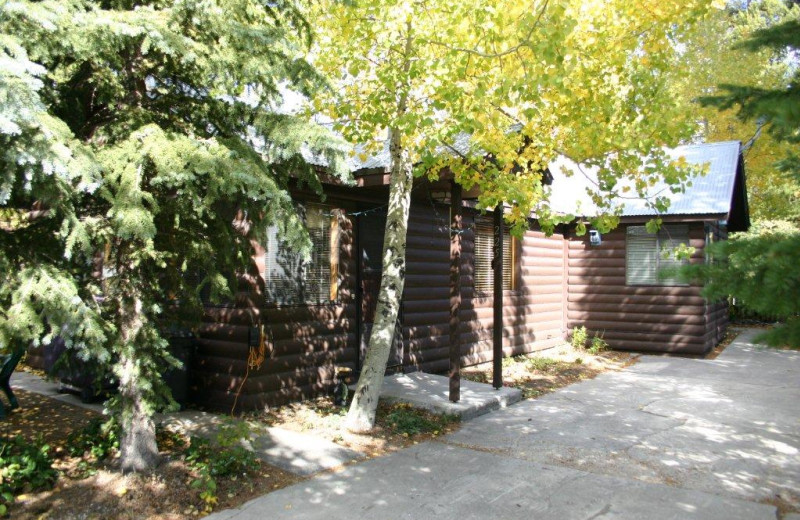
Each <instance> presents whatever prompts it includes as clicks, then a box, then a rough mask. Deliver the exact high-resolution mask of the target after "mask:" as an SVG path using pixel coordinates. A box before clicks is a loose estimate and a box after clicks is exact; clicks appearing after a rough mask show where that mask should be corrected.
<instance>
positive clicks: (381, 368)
mask: <svg viewBox="0 0 800 520" xmlns="http://www.w3.org/2000/svg"><path fill="white" fill-rule="evenodd" d="M390 153H391V156H392V174H391V185H390V187H389V208H388V214H387V216H386V232H385V234H384V237H383V275H382V277H381V288H380V292H379V294H378V305H377V309H376V311H375V323H374V325H373V327H372V332H371V333H370V336H369V343H368V346H367V355H366V358H365V360H364V364H363V366H362V369H361V375H360V377H359V378H358V383H357V384H356V390H355V392H354V394H353V402H352V404H351V405H350V410H349V411H348V412H347V418H346V419H345V426H346V428H347V429H348V430H350V431H353V432H364V431H369V430H371V429H372V428H373V427H374V426H375V412H376V410H377V408H378V398H379V397H380V393H381V387H382V386H383V376H384V373H385V372H386V363H387V361H388V360H389V353H390V352H391V348H392V342H393V341H394V332H395V323H397V315H398V313H399V311H400V301H401V298H402V297H403V286H404V285H405V281H406V234H407V231H408V212H409V208H410V206H411V186H412V181H413V175H412V165H411V161H410V159H409V157H408V153H407V152H406V151H405V150H404V149H403V147H402V144H401V138H400V135H399V133H398V132H396V131H392V132H391V135H390Z"/></svg>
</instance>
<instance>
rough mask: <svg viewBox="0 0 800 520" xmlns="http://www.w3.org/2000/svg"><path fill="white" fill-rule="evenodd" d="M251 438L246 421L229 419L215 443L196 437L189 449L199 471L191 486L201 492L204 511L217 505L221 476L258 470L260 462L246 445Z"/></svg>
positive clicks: (191, 461)
mask: <svg viewBox="0 0 800 520" xmlns="http://www.w3.org/2000/svg"><path fill="white" fill-rule="evenodd" d="M248 437H250V428H249V427H248V425H247V423H245V422H243V421H233V420H229V421H226V422H225V424H223V425H222V427H221V428H220V430H219V432H218V433H217V435H216V436H215V438H214V442H211V441H209V440H208V439H203V438H200V437H192V438H191V440H190V442H189V447H188V448H187V449H186V451H185V456H186V462H187V463H188V464H189V465H190V466H191V467H192V468H193V469H194V470H195V471H196V472H197V473H198V477H197V478H196V479H194V480H193V481H192V482H191V483H190V486H191V487H192V488H193V489H197V490H198V491H199V492H200V499H201V500H202V501H203V504H204V510H205V511H206V512H210V511H211V510H212V509H214V506H215V505H216V504H217V481H216V478H218V477H228V476H233V475H239V474H243V473H247V472H249V471H254V470H256V469H258V467H259V462H258V459H257V458H256V456H255V454H254V453H253V452H252V451H250V450H248V449H247V448H245V447H244V446H243V445H242V441H243V440H245V439H247V438H248Z"/></svg>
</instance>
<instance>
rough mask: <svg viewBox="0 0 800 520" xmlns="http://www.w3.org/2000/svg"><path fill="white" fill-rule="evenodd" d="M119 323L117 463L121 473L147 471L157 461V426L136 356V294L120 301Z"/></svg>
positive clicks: (139, 306)
mask: <svg viewBox="0 0 800 520" xmlns="http://www.w3.org/2000/svg"><path fill="white" fill-rule="evenodd" d="M122 310H123V316H122V323H121V327H120V339H121V340H122V346H121V347H122V348H121V349H120V358H119V362H118V363H117V366H118V371H117V375H118V377H119V394H120V401H121V406H122V413H121V423H122V424H121V427H122V438H121V439H120V466H121V469H122V471H123V473H128V472H131V471H134V472H141V471H148V470H150V469H152V468H154V467H156V466H157V465H158V462H159V457H158V446H157V445H156V426H155V422H154V421H153V413H152V409H151V408H152V407H151V406H149V405H148V403H147V402H146V400H145V390H144V388H145V385H146V383H147V381H146V379H145V377H144V375H143V374H142V371H143V366H142V365H143V363H142V359H141V357H140V356H137V347H141V346H140V345H137V340H138V337H139V332H140V331H141V329H142V326H143V318H142V301H141V299H140V298H138V296H135V297H132V298H131V299H130V300H126V301H125V302H124V303H123V307H122Z"/></svg>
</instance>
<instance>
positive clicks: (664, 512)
mask: <svg viewBox="0 0 800 520" xmlns="http://www.w3.org/2000/svg"><path fill="white" fill-rule="evenodd" d="M754 334H755V333H754V332H753V331H747V332H745V333H743V334H742V335H740V336H739V338H738V339H737V341H735V342H734V343H733V344H732V345H730V346H729V347H728V348H727V349H726V350H725V352H724V353H723V354H722V355H721V356H719V357H718V358H717V359H715V360H697V359H684V358H669V357H649V356H646V357H643V358H642V360H641V361H640V362H639V363H638V364H636V365H634V366H633V367H631V368H629V369H628V370H626V371H623V372H617V373H606V374H603V375H600V376H599V377H597V378H596V379H593V380H590V381H584V382H582V383H579V384H576V385H572V386H569V387H567V388H564V389H562V390H560V391H558V392H556V393H553V394H550V395H547V396H544V397H542V398H540V399H537V400H531V401H523V402H521V403H519V404H516V405H514V406H511V407H508V408H505V409H503V410H499V411H497V412H495V413H492V414H489V415H484V416H481V417H478V418H476V419H475V420H473V421H471V422H469V423H466V424H464V425H463V426H462V428H461V429H460V430H459V431H458V432H456V433H454V434H451V435H449V436H447V437H444V438H443V439H442V440H441V441H436V442H427V443H422V444H420V445H417V446H414V447H413V448H409V449H407V450H403V451H400V452H397V453H395V454H393V455H390V456H387V457H383V458H380V459H373V460H368V461H365V462H360V463H356V464H352V465H350V466H347V467H346V468H344V469H343V470H342V471H339V472H334V473H326V474H321V475H318V476H317V477H315V478H313V479H311V480H308V481H305V482H301V483H299V484H297V485H294V486H291V487H288V488H285V489H282V490H279V491H276V492H274V493H270V494H268V495H265V496H263V497H261V498H258V499H255V500H253V501H251V502H249V503H247V504H245V505H244V506H243V507H242V508H241V509H237V510H227V511H222V512H219V513H216V514H213V515H211V516H210V517H209V518H210V519H213V520H227V519H234V518H235V519H237V520H247V519H260V518H271V519H276V518H277V519H280V518H302V519H317V518H319V519H322V518H325V519H328V518H348V519H367V518H370V519H372V518H374V519H380V520H388V519H399V518H408V519H426V518H431V519H433V518H436V519H454V520H455V519H458V520H464V519H472V518H475V519H484V518H500V519H514V518H519V519H526V520H527V519H532V518H554V519H572V518H574V519H594V518H604V519H608V518H615V519H620V518H625V519H637V520H638V519H686V518H698V519H720V520H729V519H770V520H772V519H775V518H779V519H783V520H798V519H800V515H797V514H796V511H797V510H798V509H797V508H798V507H800V419H799V418H800V353H798V352H786V351H771V350H761V349H760V348H759V347H758V346H757V345H754V344H752V338H753V336H754ZM776 506H779V507H780V510H779V509H778V507H776Z"/></svg>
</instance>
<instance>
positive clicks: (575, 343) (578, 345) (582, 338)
mask: <svg viewBox="0 0 800 520" xmlns="http://www.w3.org/2000/svg"><path fill="white" fill-rule="evenodd" d="M588 339H589V332H588V331H587V330H586V327H584V326H580V327H575V328H573V329H572V347H573V348H575V349H579V350H583V349H584V348H586V341H587V340H588Z"/></svg>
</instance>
